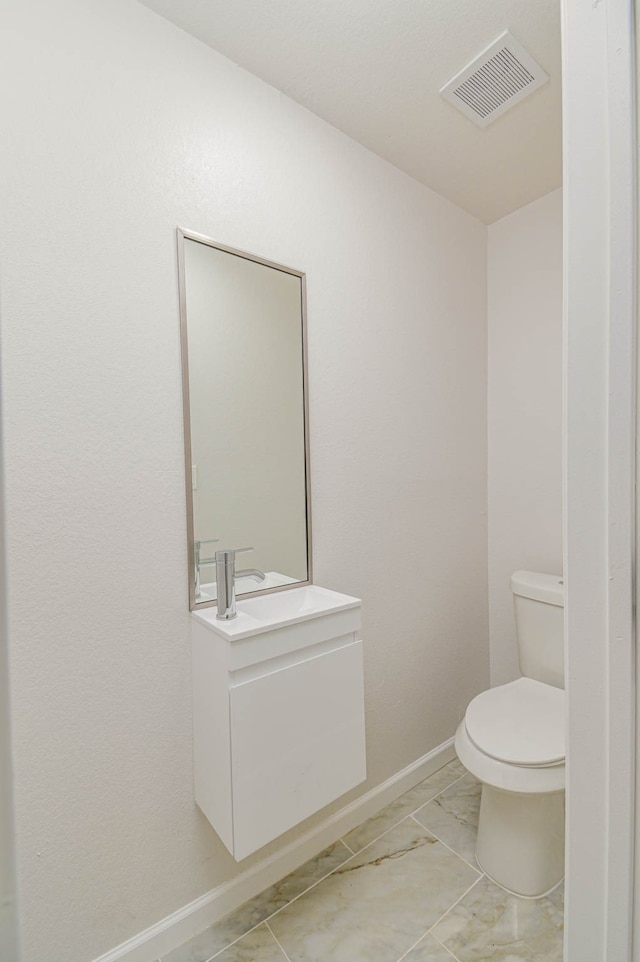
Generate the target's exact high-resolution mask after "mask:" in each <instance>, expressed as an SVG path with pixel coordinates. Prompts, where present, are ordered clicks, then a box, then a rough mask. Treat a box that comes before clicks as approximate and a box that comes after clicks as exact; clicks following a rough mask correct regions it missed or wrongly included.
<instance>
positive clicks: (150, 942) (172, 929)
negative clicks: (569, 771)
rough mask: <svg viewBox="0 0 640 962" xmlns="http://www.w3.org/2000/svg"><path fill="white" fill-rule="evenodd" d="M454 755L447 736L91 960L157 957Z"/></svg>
mask: <svg viewBox="0 0 640 962" xmlns="http://www.w3.org/2000/svg"><path fill="white" fill-rule="evenodd" d="M454 757H455V752H454V749H453V738H449V739H448V740H447V741H446V742H443V743H442V745H439V746H438V747H437V748H434V749H433V750H432V751H430V752H428V753H427V754H426V755H423V756H422V758H419V759H418V760H417V761H415V762H412V764H411V765H408V766H407V767H406V768H403V769H402V771H399V772H396V774H395V775H392V776H391V778H388V779H387V780H386V781H384V782H382V784H380V785H377V786H376V787H375V788H372V789H371V790H370V791H368V792H365V794H364V795H362V796H361V797H360V798H357V799H356V800H355V801H353V802H350V803H349V804H348V805H345V807H344V808H342V809H340V811H338V812H336V813H335V814H334V815H331V816H329V818H327V819H326V820H325V821H324V822H322V823H321V824H320V825H316V826H315V827H314V828H312V829H310V830H309V831H308V832H306V833H305V834H304V835H302V836H301V837H300V838H298V839H296V840H295V841H294V842H290V843H289V844H288V845H285V846H284V847H283V848H282V849H281V850H280V851H279V852H276V853H275V854H273V855H270V856H269V857H268V858H265V859H264V860H263V861H262V862H258V864H257V865H253V866H252V867H251V868H250V869H247V870H246V871H244V872H241V873H240V875H237V876H235V878H232V879H230V880H229V881H228V882H223V883H222V885H218V886H217V887H216V888H215V889H212V890H211V891H210V892H207V893H206V894H205V895H201V896H200V898H197V899H195V900H194V901H193V902H190V903H189V904H188V905H185V906H184V907H183V908H181V909H178V911H177V912H172V914H171V915H168V916H167V917H166V918H164V919H162V920H161V921H160V922H156V924H155V925H152V926H151V927H150V928H148V929H145V930H144V932H140V933H139V934H138V935H136V936H134V937H133V938H132V939H128V940H127V941H126V942H123V943H122V944H121V945H118V946H116V948H114V949H111V951H109V952H107V953H105V954H104V955H101V956H100V957H99V958H98V959H95V962H156V960H157V959H158V958H159V957H160V956H162V955H165V954H166V953H167V952H170V951H171V950H172V949H175V948H177V946H179V945H181V944H182V943H183V942H186V941H187V940H188V939H190V938H192V937H193V936H194V935H197V934H198V932H201V931H202V930H203V929H206V928H207V926H208V925H213V923H214V922H218V921H220V919H222V918H224V917H225V915H228V914H229V912H232V911H233V910H234V909H236V908H239V907H240V906H241V905H243V904H244V902H246V901H247V900H248V899H250V898H253V896H254V895H258V893H259V892H262V891H263V890H264V889H266V888H268V887H269V886H270V885H273V884H274V883H275V882H278V881H280V879H283V878H284V877H285V876H286V875H288V874H289V872H293V870H294V869H296V868H297V867H298V866H299V865H302V864H303V863H304V862H306V861H307V859H310V858H313V856H314V855H317V854H318V853H319V852H321V851H322V850H323V849H324V848H327V846H329V845H332V844H333V842H335V841H337V840H338V839H339V838H340V837H341V836H343V835H346V834H347V832H350V831H351V829H353V828H356V826H357V825H361V824H362V822H364V821H366V820H367V819H368V818H371V816H372V815H375V814H376V813H377V812H379V811H380V809H381V808H384V807H385V805H388V804H389V803H390V802H392V801H394V800H395V799H396V798H398V797H399V796H400V795H403V794H404V793H405V792H408V791H409V789H411V788H413V787H414V786H415V785H417V784H418V783H419V782H421V781H422V780H423V779H425V778H428V776H429V775H432V774H433V772H435V771H437V770H438V769H439V768H441V767H442V766H443V765H446V763H447V762H449V761H451V760H452V759H453V758H454Z"/></svg>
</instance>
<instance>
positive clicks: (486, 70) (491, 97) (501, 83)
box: [440, 30, 549, 127]
mask: <svg viewBox="0 0 640 962" xmlns="http://www.w3.org/2000/svg"><path fill="white" fill-rule="evenodd" d="M548 79H549V77H548V76H547V74H546V73H545V72H544V70H543V69H542V67H541V66H540V64H539V63H537V62H536V61H535V60H534V59H533V57H532V56H530V54H528V53H527V51H526V50H525V49H524V47H522V45H521V44H519V43H518V41H517V40H516V39H515V37H513V36H512V35H511V34H510V33H509V31H508V30H505V32H504V33H502V34H501V35H500V36H499V37H498V39H497V40H495V41H494V42H493V43H492V44H491V45H490V46H488V47H487V48H486V50H483V51H482V53H481V54H480V55H479V56H478V57H476V59H475V60H473V61H472V62H471V63H470V64H468V65H467V66H466V67H465V68H464V70H461V71H460V73H458V74H456V76H455V77H453V78H452V79H451V80H450V81H449V83H447V84H445V85H444V87H442V88H441V90H440V93H441V95H442V96H443V97H444V99H445V100H447V101H448V102H449V103H450V104H453V106H454V107H457V108H458V110H461V111H462V113H463V114H464V115H465V116H466V117H468V118H469V120H473V122H474V123H476V124H477V125H478V126H479V127H486V126H487V124H490V123H491V121H492V120H495V119H496V118H497V117H500V116H501V115H502V114H503V113H505V111H507V110H509V108H510V107H513V106H514V105H515V104H517V103H520V101H521V100H523V99H524V98H525V97H527V96H528V95H529V94H530V93H533V91H534V90H537V89H538V87H541V86H542V84H544V83H546V82H547V80H548Z"/></svg>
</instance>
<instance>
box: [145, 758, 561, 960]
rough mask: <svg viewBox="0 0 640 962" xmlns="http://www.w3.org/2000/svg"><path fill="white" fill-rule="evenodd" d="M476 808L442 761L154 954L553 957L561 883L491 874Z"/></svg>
mask: <svg viewBox="0 0 640 962" xmlns="http://www.w3.org/2000/svg"><path fill="white" fill-rule="evenodd" d="M479 807H480V784H479V783H478V782H477V781H476V780H475V779H474V778H473V776H472V775H470V774H468V773H467V772H465V770H464V768H462V766H461V765H460V763H459V762H458V761H453V762H450V763H449V764H448V765H445V766H444V767H443V768H441V769H439V770H438V771H437V772H435V773H434V774H433V775H431V776H430V777H429V778H427V779H425V780H424V781H423V782H421V783H420V784H419V785H417V786H416V787H415V788H413V789H411V791H409V792H407V793H406V794H405V795H402V796H401V797H400V798H398V799H396V801H394V802H392V803H391V804H390V805H388V806H387V807H386V808H385V809H383V810H382V811H381V812H379V813H378V814H377V815H375V816H374V817H373V818H370V819H369V820H368V821H366V822H364V823H363V824H362V825H360V826H358V827H357V828H355V829H354V830H353V831H351V832H349V833H348V834H347V835H345V836H344V838H342V839H340V840H339V841H337V842H336V843H335V844H334V845H331V846H330V847H329V848H328V849H325V851H324V852H321V853H320V854H319V855H318V856H316V857H315V858H313V859H311V860H310V861H308V862H306V863H305V864H304V865H302V866H301V867H300V868H298V869H296V871H295V872H292V873H291V875H289V876H287V878H285V879H283V880H282V881H281V882H278V883H277V884H276V885H272V886H271V887H270V888H268V889H266V890H265V891H264V892H261V893H260V895H257V896H256V897H255V898H253V899H251V900H250V901H249V902H247V903H246V904H245V905H243V906H241V907H240V908H239V909H237V910H236V911H235V912H233V913H231V915H228V916H227V918H226V919H223V920H222V921H220V922H218V923H216V924H215V925H212V926H210V927H209V928H208V929H205V930H204V932H201V933H200V934H199V935H197V936H196V937H195V938H193V939H191V940H190V941H188V942H186V943H185V944H184V945H181V946H180V947H179V948H177V949H174V951H172V952H170V953H169V954H168V955H165V956H163V958H162V959H161V960H159V962H211V960H215V962H452V960H454V962H489V960H490V962H562V928H563V898H562V890H561V889H558V890H556V891H555V892H554V893H552V894H551V895H550V896H548V897H546V898H543V899H536V900H531V899H521V898H517V897H516V896H514V895H509V894H508V893H507V892H505V891H504V890H503V889H501V888H499V886H497V885H495V884H494V883H493V882H491V881H489V879H488V878H487V877H486V876H485V875H483V874H482V872H481V871H480V869H479V868H478V866H477V865H476V863H475V859H474V854H473V853H474V846H475V834H476V828H477V824H478V811H479Z"/></svg>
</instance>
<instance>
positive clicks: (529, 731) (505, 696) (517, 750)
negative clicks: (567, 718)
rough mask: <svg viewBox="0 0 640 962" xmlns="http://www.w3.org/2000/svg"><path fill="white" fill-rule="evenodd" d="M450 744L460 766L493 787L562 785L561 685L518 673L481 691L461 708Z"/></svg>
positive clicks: (542, 789)
mask: <svg viewBox="0 0 640 962" xmlns="http://www.w3.org/2000/svg"><path fill="white" fill-rule="evenodd" d="M455 748H456V752H457V754H458V758H459V759H460V761H461V762H462V764H463V765H464V766H465V768H466V769H468V771H470V772H471V774H472V775H474V776H475V777H476V778H477V779H479V780H480V781H481V782H486V783H487V784H488V785H491V786H492V787H494V788H500V789H502V790H503V791H509V792H520V793H522V794H527V795H528V794H545V793H552V792H562V791H564V788H565V749H564V691H562V689H559V688H553V686H551V685H545V684H544V683H543V682H537V681H534V680H533V679H532V678H519V679H518V680H517V681H514V682H510V683H509V684H508V685H501V686H500V687H498V688H490V689H489V690H488V691H484V692H482V693H481V694H480V695H477V696H476V698H474V699H473V701H472V702H471V704H470V705H469V707H468V708H467V712H466V715H465V718H464V719H463V721H462V722H461V723H460V725H459V727H458V730H457V732H456V737H455Z"/></svg>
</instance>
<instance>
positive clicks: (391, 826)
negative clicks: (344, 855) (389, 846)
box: [340, 766, 469, 864]
mask: <svg viewBox="0 0 640 962" xmlns="http://www.w3.org/2000/svg"><path fill="white" fill-rule="evenodd" d="M444 767H446V766H444ZM438 771H440V769H438ZM468 774H469V773H468V772H465V773H464V775H456V777H455V778H453V779H452V780H451V781H450V782H449V784H448V785H445V787H444V788H443V789H441V790H440V791H439V792H437V794H435V795H434V796H433V797H432V798H428V799H427V801H426V802H421V803H420V805H418V807H417V808H415V809H413V811H411V812H407V813H406V814H405V815H403V816H402V817H401V818H399V819H398V821H397V822H394V823H393V825H390V826H389V828H385V830H384V832H380V834H379V835H376V837H375V838H372V839H371V841H370V842H367V844H366V845H363V846H362V848H359V849H358V850H357V851H356V852H353V854H354V855H360V853H361V852H364V850H365V848H369V846H370V845H373V843H374V842H379V841H380V839H381V838H383V837H384V836H385V835H386V834H387V833H388V832H390V831H391V829H392V828H397V826H398V825H399V824H400V822H404V821H405V820H406V819H407V818H413V816H414V815H415V813H416V812H419V811H420V809H421V808H424V807H425V805H429V803H430V802H435V800H436V798H440V796H441V795H442V793H443V792H446V791H447V789H449V788H451V787H452V786H453V785H456V784H457V783H458V782H459V781H460V779H461V778H464V776H465V775H468ZM434 775H435V772H434ZM429 778H431V775H429ZM423 781H425V782H426V781H427V779H426V778H425V779H423ZM420 784H422V783H421V782H418V785H420ZM415 787H416V788H417V787H418V786H417V785H416V786H415ZM409 791H413V789H411V788H410V789H409ZM406 794H408V793H407V792H405V795H406ZM400 798H402V795H400ZM397 800H398V799H396V801H397ZM389 804H390V805H393V804H394V802H390V803H389ZM385 807H388V806H385ZM381 811H382V812H384V808H383V809H381ZM379 814H380V812H378V815H379ZM371 818H377V815H372V816H371ZM368 821H369V819H367V820H366V821H365V822H363V823H362V824H363V825H366V824H367V822H368ZM420 827H421V828H424V827H425V826H424V825H421V826H420ZM356 828H360V826H359V825H357V826H356ZM353 831H354V832H355V831H356V829H353ZM340 841H341V842H344V839H340ZM344 844H345V845H347V843H346V842H344ZM347 848H349V846H348V845H347ZM349 851H353V849H351V848H349ZM467 864H468V863H467Z"/></svg>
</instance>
